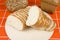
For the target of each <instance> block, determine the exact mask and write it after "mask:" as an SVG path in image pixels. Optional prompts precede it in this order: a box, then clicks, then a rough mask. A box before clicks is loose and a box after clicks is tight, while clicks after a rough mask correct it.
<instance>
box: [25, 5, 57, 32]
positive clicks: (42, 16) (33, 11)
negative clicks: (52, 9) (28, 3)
mask: <svg viewBox="0 0 60 40" xmlns="http://www.w3.org/2000/svg"><path fill="white" fill-rule="evenodd" d="M26 25H27V26H31V27H32V28H34V29H38V30H46V31H50V30H53V29H54V28H55V27H56V26H55V23H54V22H53V20H52V18H51V17H50V16H49V15H48V14H47V13H45V12H43V11H42V10H41V9H40V8H38V7H37V6H32V7H30V9H29V12H28V18H27V21H26ZM51 28H52V29H51Z"/></svg>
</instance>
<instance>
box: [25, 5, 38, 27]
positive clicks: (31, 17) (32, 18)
mask: <svg viewBox="0 0 60 40" xmlns="http://www.w3.org/2000/svg"><path fill="white" fill-rule="evenodd" d="M38 17H39V8H38V7H37V6H32V7H30V9H29V12H28V17H27V21H26V25H28V26H31V25H34V24H35V23H36V22H37V20H38Z"/></svg>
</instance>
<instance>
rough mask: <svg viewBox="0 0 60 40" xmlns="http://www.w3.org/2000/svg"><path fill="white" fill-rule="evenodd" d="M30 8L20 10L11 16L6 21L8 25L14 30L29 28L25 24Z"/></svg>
mask: <svg viewBox="0 0 60 40" xmlns="http://www.w3.org/2000/svg"><path fill="white" fill-rule="evenodd" d="M29 8H30V7H27V8H25V9H20V10H18V11H16V12H14V13H12V14H11V15H9V16H8V18H7V21H6V22H7V24H8V25H11V26H12V27H13V28H15V29H17V30H24V29H26V28H28V27H27V26H26V24H25V23H26V20H27V16H28V10H29Z"/></svg>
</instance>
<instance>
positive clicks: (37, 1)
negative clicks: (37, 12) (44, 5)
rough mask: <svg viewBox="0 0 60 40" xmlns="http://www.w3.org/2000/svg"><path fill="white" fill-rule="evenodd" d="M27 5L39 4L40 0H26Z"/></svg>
mask: <svg viewBox="0 0 60 40" xmlns="http://www.w3.org/2000/svg"><path fill="white" fill-rule="evenodd" d="M28 5H37V6H40V0H28Z"/></svg>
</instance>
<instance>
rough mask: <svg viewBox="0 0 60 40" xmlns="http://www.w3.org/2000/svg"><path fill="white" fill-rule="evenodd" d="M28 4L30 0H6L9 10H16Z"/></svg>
mask: <svg viewBox="0 0 60 40" xmlns="http://www.w3.org/2000/svg"><path fill="white" fill-rule="evenodd" d="M27 5H28V0H6V7H7V9H8V10H9V11H16V10H19V9H21V8H25V7H26V6H27Z"/></svg>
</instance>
